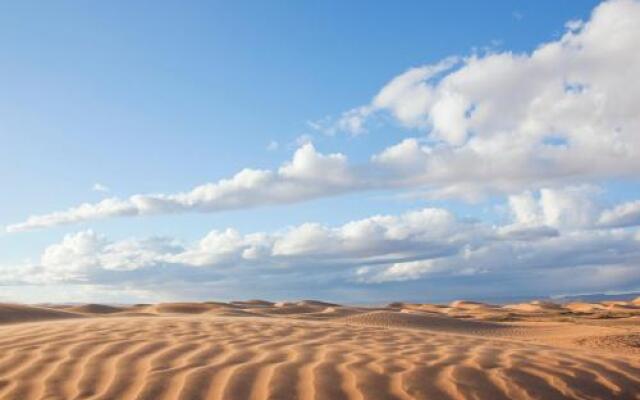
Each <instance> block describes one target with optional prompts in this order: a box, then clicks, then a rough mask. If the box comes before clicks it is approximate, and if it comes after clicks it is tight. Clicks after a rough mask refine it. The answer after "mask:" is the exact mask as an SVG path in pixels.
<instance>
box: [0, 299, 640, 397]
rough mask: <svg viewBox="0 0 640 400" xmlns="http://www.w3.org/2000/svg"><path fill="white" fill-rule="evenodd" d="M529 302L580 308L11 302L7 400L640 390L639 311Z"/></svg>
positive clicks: (1, 385)
mask: <svg viewBox="0 0 640 400" xmlns="http://www.w3.org/2000/svg"><path fill="white" fill-rule="evenodd" d="M531 305H532V308H535V312H533V311H528V308H527V307H523V308H525V309H527V310H525V311H522V310H520V308H521V307H518V309H516V311H517V312H521V313H522V315H529V314H530V313H533V314H535V315H536V318H538V315H539V314H541V313H544V312H548V313H549V315H550V317H549V318H551V319H553V318H556V317H557V313H558V310H561V311H562V312H563V313H564V314H563V315H570V316H571V318H573V319H572V320H571V321H568V322H567V321H557V322H550V321H540V320H538V319H536V320H533V321H517V322H490V321H486V320H483V319H486V316H487V315H508V314H509V313H512V312H513V308H512V307H509V308H503V307H499V306H489V305H482V304H470V303H457V304H450V305H447V306H444V305H442V306H432V305H409V304H404V303H402V304H394V305H393V306H392V307H385V308H362V307H345V306H338V305H333V304H331V303H324V302H316V301H303V302H291V303H283V304H276V303H270V302H262V301H250V302H233V303H231V304H228V303H219V302H207V303H165V304H158V305H145V306H138V307H131V308H121V307H110V306H104V308H103V307H98V306H97V305H87V306H82V307H78V306H76V307H72V308H73V309H74V310H76V311H75V312H71V311H70V309H69V308H67V310H64V311H63V310H53V309H48V308H41V307H29V306H20V305H2V306H1V308H0V321H1V322H3V324H2V325H0V399H20V400H23V399H24V400H29V399H141V400H142V399H153V400H155V399H224V400H227V399H230V400H233V399H367V400H368V399H373V400H375V399H491V400H494V399H497V400H499V399H564V398H568V399H640V353H639V351H638V350H639V349H640V319H639V318H638V317H633V316H631V317H624V316H622V314H615V315H620V317H619V318H618V317H613V318H607V319H593V318H589V312H590V311H588V310H593V311H592V312H593V313H600V312H602V310H601V309H600V308H598V307H591V308H589V307H586V308H580V310H576V312H573V311H572V307H569V306H566V307H565V306H562V305H557V306H552V305H547V304H545V305H542V304H539V303H533V304H531ZM617 305H618V306H626V305H628V304H617ZM602 306H603V307H604V308H606V307H608V305H602ZM460 309H469V310H474V312H475V314H469V315H467V316H465V317H464V318H453V317H451V316H450V315H449V313H450V311H451V310H460ZM116 310H118V311H116ZM142 310H146V312H147V314H146V316H145V315H141V312H142ZM283 310H286V312H283ZM510 310H511V311H510ZM541 310H542V311H541ZM136 312H137V313H138V314H137V315H138V316H136V317H132V316H129V315H131V313H136ZM615 315H614V316H615ZM16 316H21V317H20V318H18V317H16ZM79 317H82V318H79ZM54 318H57V319H58V320H51V319H54ZM60 318H69V319H66V320H60ZM521 318H524V317H521ZM38 319H40V321H38V322H29V323H22V322H25V321H35V320H38Z"/></svg>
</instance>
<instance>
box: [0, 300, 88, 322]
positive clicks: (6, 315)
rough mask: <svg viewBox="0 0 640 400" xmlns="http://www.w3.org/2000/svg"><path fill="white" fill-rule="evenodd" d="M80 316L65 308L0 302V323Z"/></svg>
mask: <svg viewBox="0 0 640 400" xmlns="http://www.w3.org/2000/svg"><path fill="white" fill-rule="evenodd" d="M80 317H82V315H80V314H77V313H74V312H70V311H65V310H57V309H53V308H46V307H34V306H25V305H21V304H2V303H0V324H2V323H15V322H29V321H42V320H50V319H66V318H80Z"/></svg>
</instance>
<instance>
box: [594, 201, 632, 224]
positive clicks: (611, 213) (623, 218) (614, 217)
mask: <svg viewBox="0 0 640 400" xmlns="http://www.w3.org/2000/svg"><path fill="white" fill-rule="evenodd" d="M598 223H599V224H600V225H602V226H607V227H628V226H638V225H640V200H636V201H630V202H628V203H624V204H620V205H618V206H616V207H614V208H612V209H609V210H604V211H603V212H602V214H601V215H600V218H599V220H598Z"/></svg>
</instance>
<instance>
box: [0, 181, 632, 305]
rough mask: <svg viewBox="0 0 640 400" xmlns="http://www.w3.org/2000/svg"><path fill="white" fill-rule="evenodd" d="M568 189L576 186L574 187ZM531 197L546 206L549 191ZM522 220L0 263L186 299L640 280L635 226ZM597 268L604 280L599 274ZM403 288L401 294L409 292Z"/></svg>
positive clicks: (113, 249) (36, 275)
mask: <svg viewBox="0 0 640 400" xmlns="http://www.w3.org/2000/svg"><path fill="white" fill-rule="evenodd" d="M564 193H570V194H574V193H575V188H568V189H567V190H565V191H564V192H561V194H564ZM531 196H532V197H533V204H536V205H537V206H538V207H542V208H544V202H543V201H541V194H540V193H536V194H531ZM514 204H517V203H513V202H512V203H511V205H512V207H514ZM515 207H518V206H517V205H515ZM622 208H624V207H622V206H621V208H620V209H622ZM561 209H562V210H564V208H561ZM615 209H617V208H615V207H614V208H613V209H612V210H615ZM596 215H597V214H596ZM519 218H520V216H519V214H517V213H515V212H514V219H513V220H511V221H509V222H508V223H507V224H505V225H499V226H494V225H489V224H486V223H482V222H477V221H471V220H468V219H461V218H458V217H456V216H455V215H454V214H452V213H451V212H449V211H447V210H444V209H441V208H424V209H421V210H416V211H410V212H406V213H404V214H400V215H374V216H371V217H369V218H364V219H360V220H355V221H351V222H347V223H345V224H343V225H340V226H335V227H331V226H326V225H323V224H319V223H305V224H301V225H298V226H293V227H289V228H287V229H284V230H277V231H275V232H271V233H268V232H255V233H249V234H243V233H241V232H239V231H237V230H235V229H232V228H229V229H225V230H213V231H211V232H209V233H208V234H206V235H204V236H203V237H202V238H201V239H200V240H197V241H195V242H192V243H184V242H182V241H180V240H177V239H174V238H167V237H151V238H146V239H133V238H132V239H122V240H111V239H109V238H107V237H106V236H103V235H100V234H98V233H96V232H94V231H91V230H88V231H81V232H78V233H75V234H69V235H66V236H65V237H64V238H63V239H62V240H61V241H60V242H59V243H55V244H52V245H50V246H48V247H46V248H45V249H44V250H43V251H42V253H41V254H40V256H39V261H38V262H35V263H27V264H24V265H18V266H13V267H4V268H0V271H1V272H2V274H0V276H2V279H1V280H0V285H3V286H5V285H8V286H13V287H15V286H20V285H31V286H33V285H54V286H60V285H63V286H64V285H73V286H75V285H85V286H86V285H89V286H95V287H98V288H101V289H100V290H102V291H104V290H105V289H104V288H105V287H113V288H114V289H115V290H125V289H126V288H132V287H135V288H137V289H139V290H141V291H144V292H153V290H155V289H158V290H160V289H161V290H162V291H163V293H168V294H169V295H170V296H178V297H180V293H183V295H184V294H185V293H192V294H193V293H200V294H203V295H204V294H206V293H209V295H210V293H211V292H207V291H208V290H213V289H212V287H215V288H216V289H215V291H216V293H223V294H224V293H226V294H225V296H227V297H228V296H232V295H234V293H237V291H243V290H244V291H245V292H252V291H256V292H259V293H262V292H263V291H267V292H269V291H271V290H279V292H278V293H285V292H286V293H305V290H307V291H309V290H313V291H314V293H317V294H318V295H322V294H325V293H334V292H332V291H333V290H337V288H343V289H345V288H349V290H355V291H357V292H358V293H361V294H363V296H364V295H365V294H367V293H368V294H369V295H370V294H371V293H373V292H376V291H377V290H378V288H380V285H390V284H393V283H394V282H396V283H397V282H404V283H405V284H410V283H411V282H420V286H421V287H423V288H427V287H429V288H432V289H433V290H437V288H438V287H439V286H440V285H442V284H443V283H444V282H448V285H454V286H455V284H457V283H459V282H463V281H464V282H468V283H467V285H469V286H468V289H469V290H472V291H474V293H480V294H482V295H484V296H488V295H491V294H492V293H493V291H495V290H499V285H503V284H504V282H507V281H508V282H511V283H510V290H511V291H513V290H534V289H535V290H538V294H539V295H540V294H545V293H553V290H559V288H560V286H559V284H558V281H557V280H558V279H561V280H563V285H562V290H563V291H565V292H566V290H571V289H575V290H587V289H597V290H608V289H612V288H619V287H620V286H624V285H630V284H635V285H638V284H640V272H639V271H637V268H633V266H635V265H637V263H638V262H640V240H639V236H638V234H637V230H633V229H619V228H609V227H604V226H602V225H600V224H599V223H598V222H597V221H598V219H597V218H596V219H595V220H593V221H594V222H593V224H592V225H590V226H585V225H583V224H575V223H573V220H570V219H564V218H559V219H557V221H561V222H566V224H560V225H559V226H558V227H550V226H547V225H545V219H544V212H543V217H542V218H541V219H534V221H535V224H530V221H531V220H528V219H527V220H526V221H525V222H526V224H524V223H523V222H522V220H519ZM554 221H556V220H555V219H554ZM579 221H581V220H580V219H579ZM527 224H528V225H527ZM595 276H597V277H599V279H600V281H598V280H596V279H595V278H594V279H591V278H589V277H595ZM568 278H571V279H568ZM168 283H170V284H168ZM545 285H547V286H546V287H545ZM276 287H277V288H278V289H275V288H276ZM225 288H226V289H225ZM305 288H306V289H305ZM225 290H226V291H225ZM385 290H386V289H385ZM389 290H392V289H389ZM395 290H398V291H397V292H395V295H396V296H397V295H401V294H402V293H404V292H403V289H401V288H400V287H398V288H396V289H395ZM383 291H384V290H383ZM384 293H385V296H393V292H392V291H391V292H388V291H384ZM334 294H335V293H334ZM283 295H284V294H283ZM289 296H290V294H289ZM361 300H362V299H361Z"/></svg>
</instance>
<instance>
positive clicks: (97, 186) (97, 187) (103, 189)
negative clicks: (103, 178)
mask: <svg viewBox="0 0 640 400" xmlns="http://www.w3.org/2000/svg"><path fill="white" fill-rule="evenodd" d="M91 190H93V191H94V192H100V193H109V191H110V189H109V188H108V187H107V186H105V185H103V184H101V183H94V184H93V186H92V187H91Z"/></svg>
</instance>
